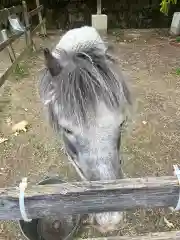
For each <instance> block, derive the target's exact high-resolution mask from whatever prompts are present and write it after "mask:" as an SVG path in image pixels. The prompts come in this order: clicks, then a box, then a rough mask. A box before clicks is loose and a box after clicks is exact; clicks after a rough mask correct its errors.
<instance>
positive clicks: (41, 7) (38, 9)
mask: <svg viewBox="0 0 180 240" xmlns="http://www.w3.org/2000/svg"><path fill="white" fill-rule="evenodd" d="M42 10H43V5H40V6H39V7H37V8H35V9H33V10H32V11H30V12H29V13H28V15H29V17H33V16H34V15H36V14H38V12H40V11H42Z"/></svg>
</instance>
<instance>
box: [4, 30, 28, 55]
mask: <svg viewBox="0 0 180 240" xmlns="http://www.w3.org/2000/svg"><path fill="white" fill-rule="evenodd" d="M23 34H24V32H19V33H16V34H13V35H12V36H11V37H10V38H8V40H6V41H4V42H2V43H0V52H1V51H2V50H3V49H4V48H5V47H7V46H8V45H9V44H11V43H13V42H14V41H15V40H17V39H18V38H20V37H21V36H22V35H23Z"/></svg>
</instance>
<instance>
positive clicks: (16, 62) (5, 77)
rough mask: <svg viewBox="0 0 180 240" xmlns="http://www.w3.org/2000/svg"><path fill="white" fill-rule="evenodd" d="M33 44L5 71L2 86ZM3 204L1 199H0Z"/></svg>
mask: <svg viewBox="0 0 180 240" xmlns="http://www.w3.org/2000/svg"><path fill="white" fill-rule="evenodd" d="M31 49H32V46H29V47H26V48H25V49H24V50H23V52H22V53H21V54H20V55H19V56H18V57H17V58H16V60H15V61H14V62H13V63H12V65H11V66H10V67H9V68H8V69H7V70H6V71H5V72H4V73H3V75H2V76H1V77H0V87H1V86H2V85H3V84H4V82H5V81H6V79H7V78H8V77H9V75H10V74H11V73H12V71H13V70H14V69H15V68H16V67H17V65H18V63H19V62H20V61H21V60H22V59H23V58H24V57H25V56H26V55H27V54H28V53H29V52H30V51H31ZM0 205H1V200H0Z"/></svg>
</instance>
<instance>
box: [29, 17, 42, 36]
mask: <svg viewBox="0 0 180 240" xmlns="http://www.w3.org/2000/svg"><path fill="white" fill-rule="evenodd" d="M45 21H46V20H45V18H44V19H43V20H42V22H41V23H39V24H38V25H37V26H36V27H35V28H34V29H33V30H32V32H31V36H33V35H34V34H35V33H36V32H37V31H38V29H39V28H40V27H41V26H42V25H43V24H44V23H45Z"/></svg>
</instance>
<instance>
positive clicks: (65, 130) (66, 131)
mask: <svg viewBox="0 0 180 240" xmlns="http://www.w3.org/2000/svg"><path fill="white" fill-rule="evenodd" d="M64 132H65V133H67V134H73V132H72V131H71V130H69V129H67V128H64Z"/></svg>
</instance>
